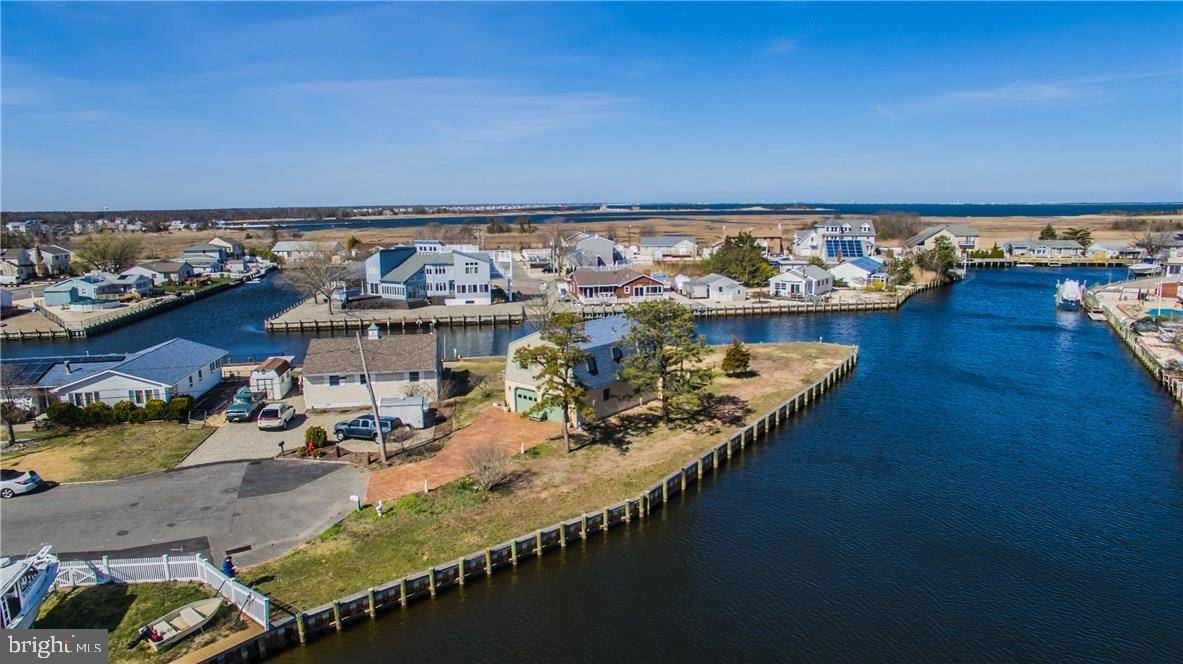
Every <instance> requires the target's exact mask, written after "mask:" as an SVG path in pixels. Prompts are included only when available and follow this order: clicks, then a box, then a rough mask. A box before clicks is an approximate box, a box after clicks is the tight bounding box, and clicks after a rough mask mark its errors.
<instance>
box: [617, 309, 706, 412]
mask: <svg viewBox="0 0 1183 664" xmlns="http://www.w3.org/2000/svg"><path fill="white" fill-rule="evenodd" d="M625 315H626V316H627V317H628V318H629V319H630V320H631V321H632V327H630V328H629V331H628V334H627V335H626V336H625V343H626V344H627V345H629V346H630V347H632V348H634V349H635V351H636V352H635V353H634V354H632V355H630V356H629V357H627V358H625V360H624V362H623V363H622V365H621V369H620V377H621V378H623V379H624V380H625V381H627V382H628V383H629V385H631V386H632V388H633V389H634V390H636V391H638V392H641V393H656V394H657V395H658V398H659V399H660V400H661V419H662V421H663V422H666V423H667V424H668V423H669V421H670V420H671V419H672V418H674V417H684V416H686V415H691V414H693V413H696V412H698V411H699V410H701V409H702V407H703V402H704V400H705V398H706V394H707V387H708V386H710V383H711V379H712V377H713V372H712V371H711V370H710V369H709V368H707V367H704V366H703V364H702V359H703V356H704V355H705V354H706V343H705V342H704V341H703V338H702V337H701V336H699V334H698V332H697V331H696V330H695V327H694V313H693V312H692V311H691V310H690V309H689V308H688V307H685V306H682V305H681V304H678V303H677V302H674V301H672V300H657V301H652V302H642V303H640V304H636V305H634V306H633V307H632V308H630V309H629V310H628V313H626V314H625Z"/></svg>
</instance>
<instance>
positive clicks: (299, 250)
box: [271, 240, 345, 263]
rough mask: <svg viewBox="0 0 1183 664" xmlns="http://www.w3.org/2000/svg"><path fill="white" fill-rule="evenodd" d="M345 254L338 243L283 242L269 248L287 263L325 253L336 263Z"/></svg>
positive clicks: (334, 241)
mask: <svg viewBox="0 0 1183 664" xmlns="http://www.w3.org/2000/svg"><path fill="white" fill-rule="evenodd" d="M344 252H345V249H344V247H342V246H341V243H340V242H337V241H336V240H333V241H332V242H313V241H311V240H283V241H281V242H276V243H275V246H273V247H271V253H273V254H275V255H276V256H279V257H280V258H283V259H284V260H285V261H289V262H296V263H298V262H300V261H302V260H307V259H309V258H312V257H314V256H316V255H317V254H321V253H325V254H328V255H330V256H332V257H333V261H334V262H336V261H337V260H338V259H339V258H340V256H341V254H343V253H344Z"/></svg>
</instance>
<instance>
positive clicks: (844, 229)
mask: <svg viewBox="0 0 1183 664" xmlns="http://www.w3.org/2000/svg"><path fill="white" fill-rule="evenodd" d="M842 232H843V233H849V232H850V224H842Z"/></svg>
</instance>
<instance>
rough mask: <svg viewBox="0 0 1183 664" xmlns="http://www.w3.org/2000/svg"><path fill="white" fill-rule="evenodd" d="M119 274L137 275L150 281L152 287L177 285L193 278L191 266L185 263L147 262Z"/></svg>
mask: <svg viewBox="0 0 1183 664" xmlns="http://www.w3.org/2000/svg"><path fill="white" fill-rule="evenodd" d="M120 274H139V275H143V276H145V277H148V278H149V279H151V280H152V284H153V285H154V286H160V285H162V284H165V283H174V284H179V283H182V282H185V281H188V280H190V279H192V278H193V274H194V273H193V266H192V265H190V264H189V263H187V262H185V261H149V262H147V263H140V264H139V265H136V266H135V267H129V268H127V269H126V270H124V271H123V272H120Z"/></svg>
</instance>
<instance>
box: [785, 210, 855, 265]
mask: <svg viewBox="0 0 1183 664" xmlns="http://www.w3.org/2000/svg"><path fill="white" fill-rule="evenodd" d="M874 252H875V224H874V222H872V221H871V220H870V219H827V220H826V221H822V222H819V223H818V224H817V225H816V226H814V227H813V228H810V229H808V230H805V231H800V232H797V233H794V234H793V255H794V256H804V257H812V256H817V257H818V258H821V259H822V260H824V261H825V262H827V263H840V262H842V261H843V260H847V259H851V258H861V257H863V256H870V255H872V254H873V253H874Z"/></svg>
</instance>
